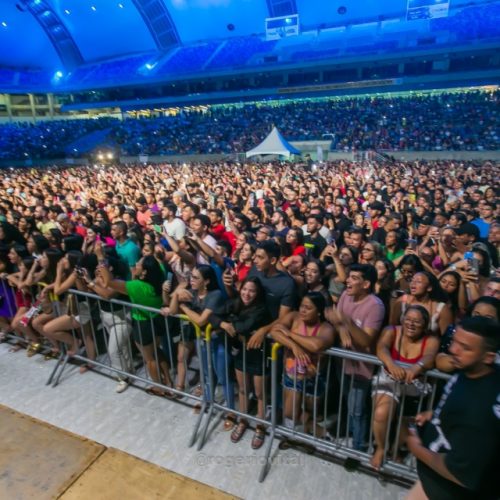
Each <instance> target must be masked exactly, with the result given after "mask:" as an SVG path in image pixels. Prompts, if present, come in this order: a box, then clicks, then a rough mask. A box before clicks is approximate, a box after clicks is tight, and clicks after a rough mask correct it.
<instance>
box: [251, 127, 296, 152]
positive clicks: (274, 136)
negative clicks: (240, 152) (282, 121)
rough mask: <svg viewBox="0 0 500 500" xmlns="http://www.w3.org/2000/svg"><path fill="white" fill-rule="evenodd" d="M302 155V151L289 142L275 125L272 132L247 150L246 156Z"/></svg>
mask: <svg viewBox="0 0 500 500" xmlns="http://www.w3.org/2000/svg"><path fill="white" fill-rule="evenodd" d="M292 154H293V155H300V151H299V150H298V149H297V148H294V147H293V146H292V145H291V144H290V143H288V142H287V141H286V140H285V139H284V138H283V136H282V135H281V134H280V133H279V130H278V129H277V128H276V127H273V129H272V130H271V133H270V134H269V135H268V136H267V137H266V138H265V139H264V140H263V141H262V142H261V143H260V144H259V145H258V146H257V147H255V148H253V149H251V150H250V151H247V153H246V157H247V158H250V156H256V155H282V156H286V157H287V158H288V157H289V156H290V155H292Z"/></svg>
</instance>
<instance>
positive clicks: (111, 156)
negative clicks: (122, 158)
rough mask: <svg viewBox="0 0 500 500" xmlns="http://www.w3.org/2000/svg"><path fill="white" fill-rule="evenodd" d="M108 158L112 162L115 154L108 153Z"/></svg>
mask: <svg viewBox="0 0 500 500" xmlns="http://www.w3.org/2000/svg"><path fill="white" fill-rule="evenodd" d="M106 156H107V158H108V160H112V159H113V153H111V152H110V153H108V154H107V155H106Z"/></svg>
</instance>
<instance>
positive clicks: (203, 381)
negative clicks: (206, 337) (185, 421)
mask: <svg viewBox="0 0 500 500" xmlns="http://www.w3.org/2000/svg"><path fill="white" fill-rule="evenodd" d="M202 342H203V340H202V338H201V336H200V335H199V334H198V335H197V336H196V353H197V355H198V359H199V362H200V384H201V402H200V403H199V404H200V407H199V410H200V413H199V414H198V418H197V419H196V422H195V425H194V428H193V432H192V434H191V438H190V439H189V444H188V446H189V447H190V448H191V446H193V445H194V444H195V443H196V440H197V438H198V431H199V429H200V426H201V422H202V421H203V417H204V415H205V411H206V408H207V404H208V401H209V399H210V398H207V397H206V394H207V391H209V387H208V385H209V384H207V381H206V378H205V375H206V374H207V371H208V367H207V364H206V351H205V352H204V347H203V345H202ZM210 400H211V399H210Z"/></svg>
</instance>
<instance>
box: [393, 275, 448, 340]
mask: <svg viewBox="0 0 500 500" xmlns="http://www.w3.org/2000/svg"><path fill="white" fill-rule="evenodd" d="M447 302H448V298H447V296H446V294H445V293H444V292H443V290H442V288H441V286H440V284H439V281H438V279H437V278H436V276H434V275H433V274H432V273H430V272H428V271H422V272H419V273H416V274H415V275H414V276H413V278H412V280H411V282H410V293H408V294H404V295H402V296H401V297H399V298H398V299H397V300H396V301H394V302H393V303H392V307H391V314H390V320H389V322H390V324H391V325H400V324H402V321H403V318H404V314H405V311H406V309H407V308H408V307H409V306H410V305H412V304H419V305H421V306H423V307H425V308H426V309H427V312H428V313H429V315H430V325H429V329H430V331H431V332H432V333H435V334H438V335H442V334H443V333H444V332H445V331H446V328H447V327H448V325H450V324H451V323H453V314H452V312H451V310H450V306H449V305H448V304H447Z"/></svg>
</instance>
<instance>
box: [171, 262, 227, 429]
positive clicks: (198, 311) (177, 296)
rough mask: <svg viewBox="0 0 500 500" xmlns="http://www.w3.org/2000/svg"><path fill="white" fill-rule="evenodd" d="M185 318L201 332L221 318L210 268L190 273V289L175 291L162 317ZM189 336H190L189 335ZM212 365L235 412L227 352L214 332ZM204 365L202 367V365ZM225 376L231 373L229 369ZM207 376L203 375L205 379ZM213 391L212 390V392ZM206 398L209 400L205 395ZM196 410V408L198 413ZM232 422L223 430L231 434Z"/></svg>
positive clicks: (182, 374)
mask: <svg viewBox="0 0 500 500" xmlns="http://www.w3.org/2000/svg"><path fill="white" fill-rule="evenodd" d="M179 312H180V313H183V314H185V315H186V316H187V317H188V318H189V319H190V320H191V321H192V322H193V323H195V324H197V325H198V326H199V327H200V328H204V327H205V326H206V325H208V323H209V322H210V319H211V317H212V315H213V314H215V315H222V314H223V312H224V296H223V294H222V291H221V290H220V288H219V283H218V281H217V275H216V274H215V271H214V270H213V268H212V267H210V266H208V265H198V266H196V268H195V269H193V272H192V273H191V283H190V288H189V289H185V288H179V287H178V288H177V289H176V290H175V291H174V293H173V294H172V296H171V300H170V306H169V308H168V309H167V310H164V311H163V313H164V314H166V315H168V314H178V313H179ZM190 335H192V333H190ZM186 341H189V349H192V347H191V346H192V344H193V341H194V336H192V337H189V338H188V339H186V336H185V335H184V338H183V343H186ZM211 348H212V364H213V366H214V370H215V373H216V375H217V380H218V383H219V384H222V386H223V389H224V396H225V400H226V405H227V406H228V407H229V408H234V380H233V379H232V377H231V373H229V377H227V376H226V367H229V365H230V361H231V359H230V355H229V353H228V351H227V349H226V343H225V339H224V335H223V334H222V332H220V331H219V332H217V331H214V332H213V333H212V337H211ZM186 354H187V353H186V351H185V349H184V350H183V351H181V354H179V357H178V379H177V386H178V389H179V390H182V389H183V388H184V384H185V367H184V364H185V363H186V359H185V358H184V357H180V356H186ZM204 364H205V363H204ZM227 372H231V368H228V370H227ZM207 373H208V372H206V373H204V374H203V375H204V376H206V374H207ZM212 389H214V388H212ZM207 396H210V395H208V394H207ZM197 408H198V407H196V409H197ZM234 422H235V418H234V416H232V415H228V417H227V418H226V422H225V423H224V429H225V430H231V429H232V427H233V425H234Z"/></svg>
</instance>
